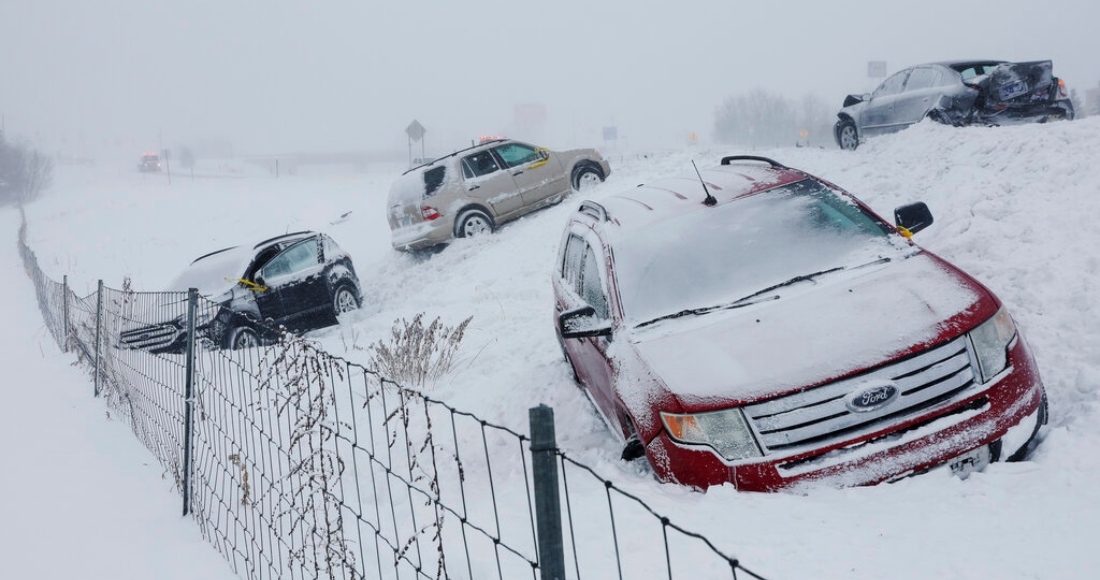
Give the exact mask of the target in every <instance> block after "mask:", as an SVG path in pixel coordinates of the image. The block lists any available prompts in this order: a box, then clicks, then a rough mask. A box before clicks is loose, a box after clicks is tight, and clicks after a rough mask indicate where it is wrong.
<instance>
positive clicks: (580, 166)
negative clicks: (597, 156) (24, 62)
mask: <svg viewBox="0 0 1100 580" xmlns="http://www.w3.org/2000/svg"><path fill="white" fill-rule="evenodd" d="M584 169H591V170H593V171H595V172H596V175H599V176H600V179H607V176H606V175H604V174H603V169H602V168H601V167H600V166H599V164H597V163H595V162H592V161H589V160H587V159H585V160H582V161H578V162H577V164H576V165H574V166H573V171H572V172H571V173H570V174H569V175H570V176H571V177H573V178H574V179H576V177H577V175H578V174H579V173H580V172H581V171H582V170H584Z"/></svg>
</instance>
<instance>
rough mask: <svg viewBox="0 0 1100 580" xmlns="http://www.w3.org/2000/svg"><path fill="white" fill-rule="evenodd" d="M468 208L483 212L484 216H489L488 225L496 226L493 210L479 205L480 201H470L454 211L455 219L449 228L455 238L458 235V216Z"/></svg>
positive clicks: (468, 209)
mask: <svg viewBox="0 0 1100 580" xmlns="http://www.w3.org/2000/svg"><path fill="white" fill-rule="evenodd" d="M470 210H476V211H480V212H481V213H483V214H485V216H486V217H488V218H489V225H490V226H492V227H493V228H494V229H495V228H496V225H497V220H496V218H495V217H493V212H491V211H489V208H487V207H485V206H483V205H481V204H480V203H472V204H470V205H467V206H465V207H463V208H462V209H460V210H458V211H457V212H455V221H454V224H452V225H451V230H452V232H453V233H454V236H455V237H456V238H457V237H458V218H460V217H462V214H464V213H466V212H468V211H470Z"/></svg>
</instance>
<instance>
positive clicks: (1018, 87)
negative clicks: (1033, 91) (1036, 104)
mask: <svg viewBox="0 0 1100 580" xmlns="http://www.w3.org/2000/svg"><path fill="white" fill-rule="evenodd" d="M1026 92H1027V83H1026V82H1024V81H1015V82H1012V83H1009V84H1007V85H1005V86H1003V87H1001V100H1002V101H1007V100H1009V99H1011V98H1013V97H1018V96H1020V95H1022V94H1024V93H1026Z"/></svg>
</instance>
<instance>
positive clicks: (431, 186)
mask: <svg viewBox="0 0 1100 580" xmlns="http://www.w3.org/2000/svg"><path fill="white" fill-rule="evenodd" d="M446 176H447V168H446V167H443V166H442V165H440V166H439V167H433V168H431V169H429V170H427V171H425V172H424V197H431V196H433V195H435V192H437V191H439V188H440V187H443V179H444V178H445V177H446Z"/></svg>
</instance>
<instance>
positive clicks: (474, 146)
mask: <svg viewBox="0 0 1100 580" xmlns="http://www.w3.org/2000/svg"><path fill="white" fill-rule="evenodd" d="M510 140H511V139H509V138H506V137H505V138H501V139H490V140H488V141H482V142H480V143H478V144H477V145H471V146H469V147H467V148H465V149H459V150H458V151H455V152H454V153H448V154H447V155H443V156H441V157H436V158H435V159H432V160H431V161H429V162H427V163H422V164H420V165H417V166H416V167H410V168H408V169H406V170H405V171H404V172H403V173H402V174H401V175H406V174H408V173H409V172H412V171H416V170H417V169H420V168H421V167H427V166H429V165H432V164H433V163H435V162H436V161H439V160H440V159H446V158H448V157H454V156H455V155H458V154H459V153H465V152H467V151H469V150H471V149H477V148H478V147H482V146H484V145H492V144H493V143H501V142H504V141H510Z"/></svg>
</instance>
